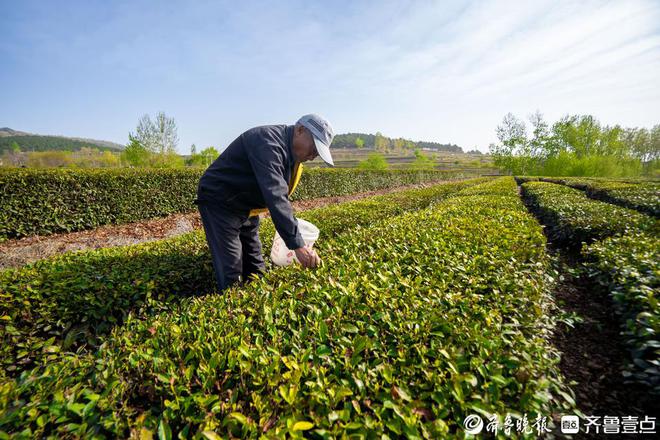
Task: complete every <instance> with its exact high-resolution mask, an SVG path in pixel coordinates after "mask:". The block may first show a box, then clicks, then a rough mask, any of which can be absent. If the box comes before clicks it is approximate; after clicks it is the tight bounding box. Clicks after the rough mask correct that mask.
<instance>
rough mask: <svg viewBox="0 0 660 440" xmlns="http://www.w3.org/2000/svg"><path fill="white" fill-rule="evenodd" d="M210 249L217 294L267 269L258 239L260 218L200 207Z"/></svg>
mask: <svg viewBox="0 0 660 440" xmlns="http://www.w3.org/2000/svg"><path fill="white" fill-rule="evenodd" d="M197 207H198V209H199V214H200V216H201V217H202V224H203V225H204V232H205V233H206V242H207V243H208V245H209V249H210V250H211V257H212V259H213V270H214V272H215V279H216V282H217V284H218V289H219V290H218V291H223V290H224V289H226V288H228V287H229V286H231V285H232V284H234V283H237V282H238V283H240V282H245V281H247V280H249V278H250V276H251V275H253V274H256V275H259V274H261V273H262V272H263V271H264V270H265V267H266V266H265V264H264V257H263V254H262V251H261V241H260V240H259V216H254V217H248V216H247V214H246V215H240V214H236V213H233V212H231V211H228V210H226V209H224V208H223V207H221V206H219V205H208V204H198V205H197Z"/></svg>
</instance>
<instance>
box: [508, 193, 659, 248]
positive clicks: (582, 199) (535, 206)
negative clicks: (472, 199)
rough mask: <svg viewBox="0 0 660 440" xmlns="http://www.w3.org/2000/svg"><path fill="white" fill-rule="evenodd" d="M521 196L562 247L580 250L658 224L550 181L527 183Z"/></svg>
mask: <svg viewBox="0 0 660 440" xmlns="http://www.w3.org/2000/svg"><path fill="white" fill-rule="evenodd" d="M521 188H522V195H523V197H524V198H525V200H526V201H527V204H528V206H529V207H530V209H531V210H532V211H533V212H534V213H536V214H537V215H538V216H539V218H540V219H541V221H542V223H543V224H545V225H546V227H547V228H548V232H549V237H550V238H551V240H552V241H554V242H556V243H557V244H558V245H560V246H568V247H579V246H580V245H581V243H582V242H591V241H593V240H597V239H600V238H605V237H609V236H611V235H615V234H623V233H625V232H628V231H631V230H640V229H642V230H643V229H655V230H657V222H656V221H655V220H654V219H653V218H652V217H649V216H647V215H644V214H641V213H639V212H637V211H634V210H631V209H627V208H622V207H619V206H615V205H612V204H609V203H605V202H600V201H597V200H592V199H589V198H587V197H586V195H585V194H584V192H582V191H580V190H577V189H574V188H569V187H567V186H563V185H557V184H554V183H548V182H527V183H524V184H523V185H522V187H521Z"/></svg>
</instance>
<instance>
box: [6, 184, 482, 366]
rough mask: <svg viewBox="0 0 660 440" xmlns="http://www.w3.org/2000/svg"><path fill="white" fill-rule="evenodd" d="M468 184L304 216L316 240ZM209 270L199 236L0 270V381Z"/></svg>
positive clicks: (197, 289) (189, 285)
mask: <svg viewBox="0 0 660 440" xmlns="http://www.w3.org/2000/svg"><path fill="white" fill-rule="evenodd" d="M486 180H487V179H485V178H481V179H472V180H467V181H461V182H453V183H445V184H439V185H435V186H433V187H430V188H424V189H414V190H406V191H401V192H397V193H393V194H388V195H384V196H378V197H371V198H366V199H363V200H359V201H355V202H351V203H345V204H341V205H335V206H329V207H324V208H319V209H314V210H309V211H305V212H303V213H301V214H300V218H304V219H306V220H309V221H311V222H313V223H315V224H316V225H317V226H318V227H319V228H320V229H321V231H322V234H323V235H322V237H321V238H322V239H325V238H327V237H331V236H333V235H336V234H337V233H340V232H342V231H343V230H345V229H348V228H352V227H355V226H358V225H362V226H366V225H369V224H371V223H373V222H375V221H378V220H380V219H384V218H388V217H390V216H395V215H398V214H401V213H403V212H405V211H407V210H414V209H420V208H424V207H426V206H428V205H429V204H430V203H432V202H434V201H437V200H440V199H443V198H445V197H447V196H449V195H451V194H452V193H455V192H456V191H459V190H461V189H463V188H466V187H469V186H471V185H475V184H477V183H480V182H484V181H486ZM260 234H261V236H262V240H263V243H264V245H265V246H264V248H265V249H269V248H270V245H271V243H272V239H273V235H274V228H273V226H272V223H271V222H270V220H266V221H264V222H263V223H262V228H261V232H260ZM213 277H214V275H213V267H212V263H211V256H210V253H209V251H208V247H207V244H206V239H205V236H204V232H203V231H202V230H200V231H195V232H191V233H188V234H184V235H181V236H177V237H174V238H170V239H166V240H161V241H155V242H147V243H141V244H137V245H131V246H123V247H115V248H105V249H99V250H93V251H83V252H70V253H65V254H62V255H59V256H56V257H53V258H49V259H45V260H40V261H37V262H35V263H33V264H29V265H27V266H24V267H22V268H19V269H9V270H5V271H1V272H0V317H1V319H2V322H1V323H2V326H1V327H0V341H1V342H2V345H1V346H0V359H1V360H0V365H2V367H3V370H0V377H2V376H3V375H4V374H5V373H7V372H8V373H9V374H11V375H15V374H16V373H17V372H20V371H21V370H23V369H25V368H26V367H29V366H30V365H32V364H33V363H34V362H35V360H38V359H42V358H43V360H45V361H47V360H48V359H50V358H52V357H54V356H56V354H57V352H59V351H60V350H61V349H65V350H72V349H74V348H76V347H77V346H80V345H81V344H87V345H91V346H95V345H98V343H99V342H100V341H99V340H98V338H97V335H99V334H101V335H102V334H105V333H107V331H108V330H109V329H110V328H111V327H112V326H115V325H117V324H118V323H120V322H122V321H123V319H124V318H125V316H126V314H127V313H128V312H129V311H130V310H138V309H140V308H141V307H147V308H152V307H156V308H158V307H162V306H163V303H167V302H169V301H171V300H175V299H177V298H180V297H182V296H185V295H189V294H192V293H202V292H206V293H208V292H211V291H213V289H214V288H215V283H214V282H213Z"/></svg>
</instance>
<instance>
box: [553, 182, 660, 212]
mask: <svg viewBox="0 0 660 440" xmlns="http://www.w3.org/2000/svg"><path fill="white" fill-rule="evenodd" d="M544 180H545V181H551V182H554V183H562V184H564V185H567V186H570V187H572V188H577V189H581V190H583V191H585V192H586V193H587V196H589V197H591V198H593V199H597V200H602V201H604V202H608V203H613V204H615V205H619V206H623V207H625V208H630V209H636V210H637V211H640V212H643V213H645V214H649V215H652V216H655V217H660V184H659V183H657V182H644V181H638V182H636V183H631V181H616V180H602V179H579V178H564V179H549V178H546V179H544Z"/></svg>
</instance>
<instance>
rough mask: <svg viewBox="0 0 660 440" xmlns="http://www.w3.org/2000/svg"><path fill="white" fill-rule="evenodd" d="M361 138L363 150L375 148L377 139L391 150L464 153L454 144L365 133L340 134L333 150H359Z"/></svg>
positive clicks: (334, 142)
mask: <svg viewBox="0 0 660 440" xmlns="http://www.w3.org/2000/svg"><path fill="white" fill-rule="evenodd" d="M358 138H360V139H362V140H363V141H364V145H363V148H374V147H375V146H376V142H377V141H376V138H379V140H378V142H384V143H386V144H387V145H388V146H389V147H390V148H394V147H396V146H400V147H402V148H406V149H410V150H413V149H415V148H428V149H431V150H436V151H451V152H453V153H463V149H462V148H461V147H459V146H458V145H454V144H441V143H439V142H425V141H411V140H409V139H404V138H389V137H387V136H382V135H379V134H365V133H346V134H338V135H336V136H335V137H334V139H333V140H332V148H357V144H356V141H357V139H358Z"/></svg>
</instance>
